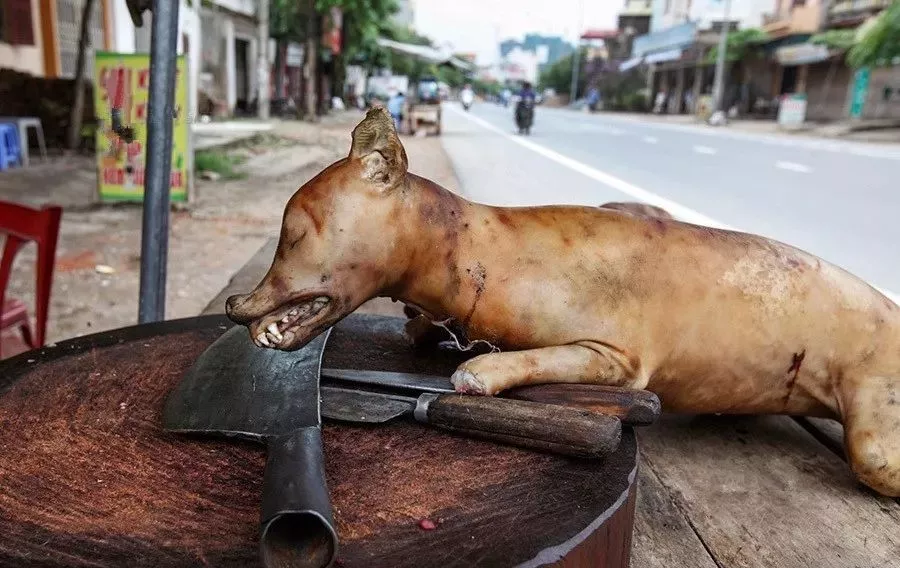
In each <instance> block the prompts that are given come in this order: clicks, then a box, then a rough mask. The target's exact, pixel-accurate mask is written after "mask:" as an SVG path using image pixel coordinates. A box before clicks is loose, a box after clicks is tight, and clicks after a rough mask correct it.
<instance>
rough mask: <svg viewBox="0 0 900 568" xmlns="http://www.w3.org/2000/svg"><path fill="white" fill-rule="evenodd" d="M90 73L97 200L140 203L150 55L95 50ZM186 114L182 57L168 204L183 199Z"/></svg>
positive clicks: (186, 160)
mask: <svg viewBox="0 0 900 568" xmlns="http://www.w3.org/2000/svg"><path fill="white" fill-rule="evenodd" d="M94 75H95V76H94V85H96V87H95V88H94V109H95V114H96V116H97V122H98V124H97V134H96V136H97V178H98V179H97V183H98V189H99V193H100V200H101V201H143V199H144V167H145V165H146V163H147V161H146V153H147V102H148V93H149V89H150V56H149V55H148V54H142V53H109V52H97V53H96V63H95V65H94ZM114 112H115V113H116V114H117V115H118V116H119V120H120V121H121V125H122V128H121V129H120V133H118V134H117V133H116V132H114V131H113V128H112V126H113V125H112V117H113V113H114ZM187 113H188V106H187V68H186V63H185V58H184V57H183V56H181V57H178V61H177V71H176V76H175V114H174V117H173V119H172V127H173V129H172V172H171V175H170V178H169V179H170V184H171V185H170V199H171V200H172V201H186V200H187V192H188V187H187V186H188V181H189V178H190V176H189V175H188V174H189V171H188V168H189V167H190V162H191V160H190V159H189V155H188V152H189V146H188V128H189V125H188V116H187ZM120 134H121V135H120Z"/></svg>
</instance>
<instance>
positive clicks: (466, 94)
mask: <svg viewBox="0 0 900 568" xmlns="http://www.w3.org/2000/svg"><path fill="white" fill-rule="evenodd" d="M474 100H475V96H474V95H473V94H472V92H471V91H463V93H462V95H461V96H460V102H462V107H463V110H465V111H467V112H468V110H469V108H470V107H471V106H472V103H473V102H474Z"/></svg>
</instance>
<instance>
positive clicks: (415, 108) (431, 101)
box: [406, 77, 441, 136]
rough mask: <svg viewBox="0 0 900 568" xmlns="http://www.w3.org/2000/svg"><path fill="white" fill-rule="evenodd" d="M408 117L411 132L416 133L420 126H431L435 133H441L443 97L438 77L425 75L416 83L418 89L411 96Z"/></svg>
mask: <svg viewBox="0 0 900 568" xmlns="http://www.w3.org/2000/svg"><path fill="white" fill-rule="evenodd" d="M406 114H407V117H408V127H409V133H410V134H411V135H414V134H415V133H416V131H417V130H418V129H419V128H420V126H422V125H424V126H425V127H428V126H431V128H432V132H434V134H435V135H438V136H440V134H441V98H440V93H439V92H438V83H437V79H435V78H434V77H423V78H422V79H420V80H419V82H418V83H417V84H416V91H415V93H414V94H413V96H412V97H411V100H410V103H409V111H408V112H407V113H406Z"/></svg>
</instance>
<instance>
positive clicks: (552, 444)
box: [415, 394, 622, 458]
mask: <svg viewBox="0 0 900 568" xmlns="http://www.w3.org/2000/svg"><path fill="white" fill-rule="evenodd" d="M415 416H416V419H417V420H419V421H420V422H427V423H429V424H432V425H434V426H438V427H440V428H443V429H446V430H451V431H454V432H458V433H460V434H466V435H470V436H475V437H479V438H484V439H488V440H494V441H497V442H503V443H507V444H512V445H516V446H520V447H525V448H530V449H534V450H542V451H548V452H553V453H559V454H563V455H567V456H575V457H586V458H597V457H602V456H605V455H608V454H610V453H612V452H613V451H615V450H616V448H618V447H619V440H620V439H621V437H622V423H621V421H620V420H619V419H618V418H616V417H614V416H604V415H602V414H597V413H595V412H591V411H590V410H584V409H580V408H570V407H566V406H558V405H554V404H542V403H538V402H531V401H525V400H510V399H503V398H493V397H483V396H472V395H460V394H442V395H433V394H425V395H422V396H420V397H419V405H418V406H417V407H416V412H415Z"/></svg>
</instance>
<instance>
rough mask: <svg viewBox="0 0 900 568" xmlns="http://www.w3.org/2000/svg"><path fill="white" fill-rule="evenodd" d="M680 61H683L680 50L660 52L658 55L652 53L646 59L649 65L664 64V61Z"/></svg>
mask: <svg viewBox="0 0 900 568" xmlns="http://www.w3.org/2000/svg"><path fill="white" fill-rule="evenodd" d="M678 59H681V50H680V49H669V50H667V51H658V52H656V53H651V54H649V55H648V56H647V57H646V61H647V63H662V62H664V61H676V60H678Z"/></svg>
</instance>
